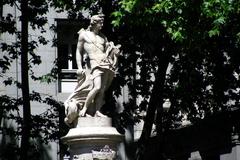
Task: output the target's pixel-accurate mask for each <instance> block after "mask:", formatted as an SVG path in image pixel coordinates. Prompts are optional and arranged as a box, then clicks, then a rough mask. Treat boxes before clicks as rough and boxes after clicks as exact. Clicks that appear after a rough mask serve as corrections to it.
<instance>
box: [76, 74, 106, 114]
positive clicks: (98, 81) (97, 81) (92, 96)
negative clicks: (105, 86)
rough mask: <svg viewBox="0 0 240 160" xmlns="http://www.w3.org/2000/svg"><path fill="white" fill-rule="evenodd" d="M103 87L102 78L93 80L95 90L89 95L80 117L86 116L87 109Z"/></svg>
mask: <svg viewBox="0 0 240 160" xmlns="http://www.w3.org/2000/svg"><path fill="white" fill-rule="evenodd" d="M101 85H102V78H101V76H97V77H95V78H94V80H93V89H92V90H91V91H90V92H89V93H88V95H87V98H86V100H85V104H84V106H83V108H82V110H81V111H80V113H79V116H81V117H84V116H85V115H86V112H87V109H88V107H89V105H90V104H91V103H92V102H93V100H94V99H95V96H96V94H97V93H98V92H99V91H100V89H101Z"/></svg>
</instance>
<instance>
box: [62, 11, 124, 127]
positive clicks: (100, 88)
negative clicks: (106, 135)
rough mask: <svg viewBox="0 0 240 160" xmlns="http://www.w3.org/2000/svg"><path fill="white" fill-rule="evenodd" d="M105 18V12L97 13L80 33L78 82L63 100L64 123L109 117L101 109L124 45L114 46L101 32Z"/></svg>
mask: <svg viewBox="0 0 240 160" xmlns="http://www.w3.org/2000/svg"><path fill="white" fill-rule="evenodd" d="M103 21H104V15H101V14H99V15H94V16H92V17H91V20H90V25H89V27H88V28H87V29H81V30H80V31H79V32H78V34H79V38H78V44H77V49H76V60H77V66H78V70H77V76H78V84H77V86H76V88H75V90H74V92H73V93H72V94H71V95H70V96H69V97H68V99H67V100H66V101H65V103H64V105H65V113H66V118H65V122H66V123H67V124H68V125H70V126H76V123H77V119H78V117H79V116H80V117H85V116H92V117H106V115H104V114H102V113H101V112H100V109H101V107H102V106H103V104H104V103H105V102H104V93H105V91H106V90H107V89H108V88H109V86H110V85H111V82H112V80H113V78H114V75H115V70H116V67H117V59H118V56H119V54H120V47H121V45H114V43H113V42H109V41H108V40H107V38H106V37H105V35H103V34H102V33H101V29H102V27H103Z"/></svg>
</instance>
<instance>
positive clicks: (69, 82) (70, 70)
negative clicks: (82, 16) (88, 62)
mask: <svg viewBox="0 0 240 160" xmlns="http://www.w3.org/2000/svg"><path fill="white" fill-rule="evenodd" d="M81 28H85V27H83V23H80V22H76V21H72V20H71V21H70V20H66V19H57V44H58V45H57V56H58V61H59V63H58V64H59V66H58V67H59V68H60V69H61V73H60V75H59V81H58V82H59V85H58V92H63V93H64V92H65V93H67V92H72V91H73V90H74V88H75V86H76V83H77V77H76V70H77V63H76V47H77V40H78V33H77V32H78V31H79V30H80V29H81Z"/></svg>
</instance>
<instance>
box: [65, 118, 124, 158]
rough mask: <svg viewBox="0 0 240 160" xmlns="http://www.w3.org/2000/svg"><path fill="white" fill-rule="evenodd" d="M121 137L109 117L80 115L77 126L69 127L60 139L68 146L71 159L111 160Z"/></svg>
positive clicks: (114, 155) (114, 156)
mask: <svg viewBox="0 0 240 160" xmlns="http://www.w3.org/2000/svg"><path fill="white" fill-rule="evenodd" d="M123 138H124V136H123V135H121V134H120V133H118V132H117V130H116V128H114V127H112V123H111V119H110V118H102V117H81V118H79V123H78V125H77V128H73V129H70V130H69V132H68V134H67V135H66V136H64V137H62V141H63V142H64V143H66V144H68V146H69V149H70V154H71V158H70V159H71V160H93V159H94V160H97V159H99V160H100V159H105V160H113V159H115V158H116V152H117V146H118V144H119V143H120V142H121V141H122V140H123Z"/></svg>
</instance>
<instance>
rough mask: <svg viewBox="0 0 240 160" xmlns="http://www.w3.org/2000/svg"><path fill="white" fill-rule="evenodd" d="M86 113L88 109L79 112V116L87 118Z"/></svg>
mask: <svg viewBox="0 0 240 160" xmlns="http://www.w3.org/2000/svg"><path fill="white" fill-rule="evenodd" d="M86 111H87V108H86V107H83V108H82V110H81V111H80V112H79V116H80V117H85V116H86Z"/></svg>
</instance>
